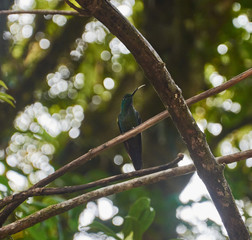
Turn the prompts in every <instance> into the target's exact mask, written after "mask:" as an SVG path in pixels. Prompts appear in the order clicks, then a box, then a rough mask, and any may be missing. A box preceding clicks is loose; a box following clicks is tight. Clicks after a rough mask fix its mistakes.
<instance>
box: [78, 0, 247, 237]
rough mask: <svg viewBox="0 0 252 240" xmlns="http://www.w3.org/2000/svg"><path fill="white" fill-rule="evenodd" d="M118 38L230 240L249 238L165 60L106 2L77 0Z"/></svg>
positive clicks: (202, 134)
mask: <svg viewBox="0 0 252 240" xmlns="http://www.w3.org/2000/svg"><path fill="white" fill-rule="evenodd" d="M77 2H78V3H79V4H80V5H81V6H82V7H83V8H84V9H85V10H88V11H89V12H90V13H91V14H92V15H93V16H94V17H95V18H96V19H98V20H99V21H101V22H102V23H103V24H104V25H105V26H106V27H107V28H108V29H109V30H110V31H111V32H112V33H113V34H114V35H115V36H117V37H118V38H119V39H120V40H121V41H122V42H123V43H124V44H125V46H126V47H127V48H128V49H129V50H130V52H131V53H132V54H133V55H134V57H135V59H136V60H137V62H138V64H139V65H140V66H141V67H142V69H143V70H144V72H145V74H146V76H147V77H148V79H149V80H150V82H151V83H152V85H153V87H154V88H155V90H156V92H157V93H158V95H159V97H160V99H161V100H162V102H163V104H164V106H165V108H166V109H167V110H168V111H169V113H170V115H171V118H172V120H173V123H174V124H175V125H176V127H177V129H178V131H179V133H180V135H181V137H182V139H183V140H184V142H185V144H186V146H187V148H188V150H189V152H190V155H191V157H192V159H193V162H194V165H195V167H196V169H197V173H198V175H199V176H200V178H201V179H202V180H203V182H204V184H205V185H206V187H207V189H208V192H209V194H210V196H211V198H212V200H213V202H214V204H215V207H216V208H217V210H218V212H219V214H220V217H221V219H222V221H223V223H224V226H225V228H226V230H227V232H228V235H229V237H230V239H231V240H232V239H249V238H250V237H249V233H248V230H247V228H246V226H245V224H244V222H243V221H242V218H241V215H240V214H239V211H238V209H237V207H236V205H235V201H234V199H233V196H232V193H231V190H230V188H229V186H228V183H227V181H226V179H225V178H224V175H223V167H222V166H221V165H219V164H218V163H217V162H216V160H215V158H214V156H213V154H212V152H211V150H210V148H209V146H208V144H207V141H206V139H205V135H204V133H202V132H201V131H200V129H199V127H198V126H197V124H196V122H195V120H194V119H193V117H192V115H191V113H190V111H189V108H188V106H187V104H186V102H185V100H184V98H183V96H182V92H181V90H180V89H179V87H178V86H177V85H176V84H175V82H174V80H173V79H172V77H171V75H170V73H169V72H168V70H167V68H166V66H165V64H164V63H163V61H162V59H161V58H160V57H159V55H158V54H157V52H156V51H155V50H154V49H153V48H152V46H151V45H150V44H149V42H148V41H147V40H146V39H145V38H144V37H143V36H142V35H141V34H140V33H139V32H138V31H137V30H136V29H135V28H134V27H133V26H132V25H131V24H130V23H129V22H128V21H127V19H125V18H124V17H123V16H122V15H121V14H120V12H119V11H118V10H117V9H116V8H115V7H114V6H112V5H111V4H110V3H109V2H108V1H106V0H96V1H93V0H77Z"/></svg>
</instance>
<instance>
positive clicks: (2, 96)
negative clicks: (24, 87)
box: [0, 92, 15, 107]
mask: <svg viewBox="0 0 252 240" xmlns="http://www.w3.org/2000/svg"><path fill="white" fill-rule="evenodd" d="M0 100H2V101H4V102H7V103H9V104H10V105H11V106H12V107H15V105H14V103H13V102H15V99H14V98H13V97H12V96H11V95H9V94H7V93H3V92H0Z"/></svg>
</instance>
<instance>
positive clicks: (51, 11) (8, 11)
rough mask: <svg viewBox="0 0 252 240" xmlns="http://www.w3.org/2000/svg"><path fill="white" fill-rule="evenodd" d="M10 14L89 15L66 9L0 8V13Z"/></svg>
mask: <svg viewBox="0 0 252 240" xmlns="http://www.w3.org/2000/svg"><path fill="white" fill-rule="evenodd" d="M11 14H43V15H55V14H60V15H69V16H80V17H83V16H87V17H88V16H89V15H83V14H82V13H79V12H76V11H67V10H44V9H34V10H1V11H0V15H11Z"/></svg>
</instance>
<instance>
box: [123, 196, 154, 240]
mask: <svg viewBox="0 0 252 240" xmlns="http://www.w3.org/2000/svg"><path fill="white" fill-rule="evenodd" d="M154 217H155V211H154V209H153V208H152V207H151V206H150V199H149V198H146V197H144V198H140V199H138V200H137V201H136V202H135V203H134V204H133V205H132V206H131V208H130V211H129V216H127V217H125V222H124V225H123V234H124V236H125V237H128V236H130V235H131V232H133V235H134V240H141V239H142V236H143V234H144V232H145V231H146V230H147V229H148V228H149V226H150V225H151V223H152V222H153V220H154Z"/></svg>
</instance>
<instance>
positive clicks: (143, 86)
mask: <svg viewBox="0 0 252 240" xmlns="http://www.w3.org/2000/svg"><path fill="white" fill-rule="evenodd" d="M144 86H145V84H143V85H141V86H139V87H138V88H136V89H135V90H134V92H133V93H132V94H131V96H132V97H133V96H134V94H135V93H136V91H137V90H139V89H140V88H142V87H144Z"/></svg>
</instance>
